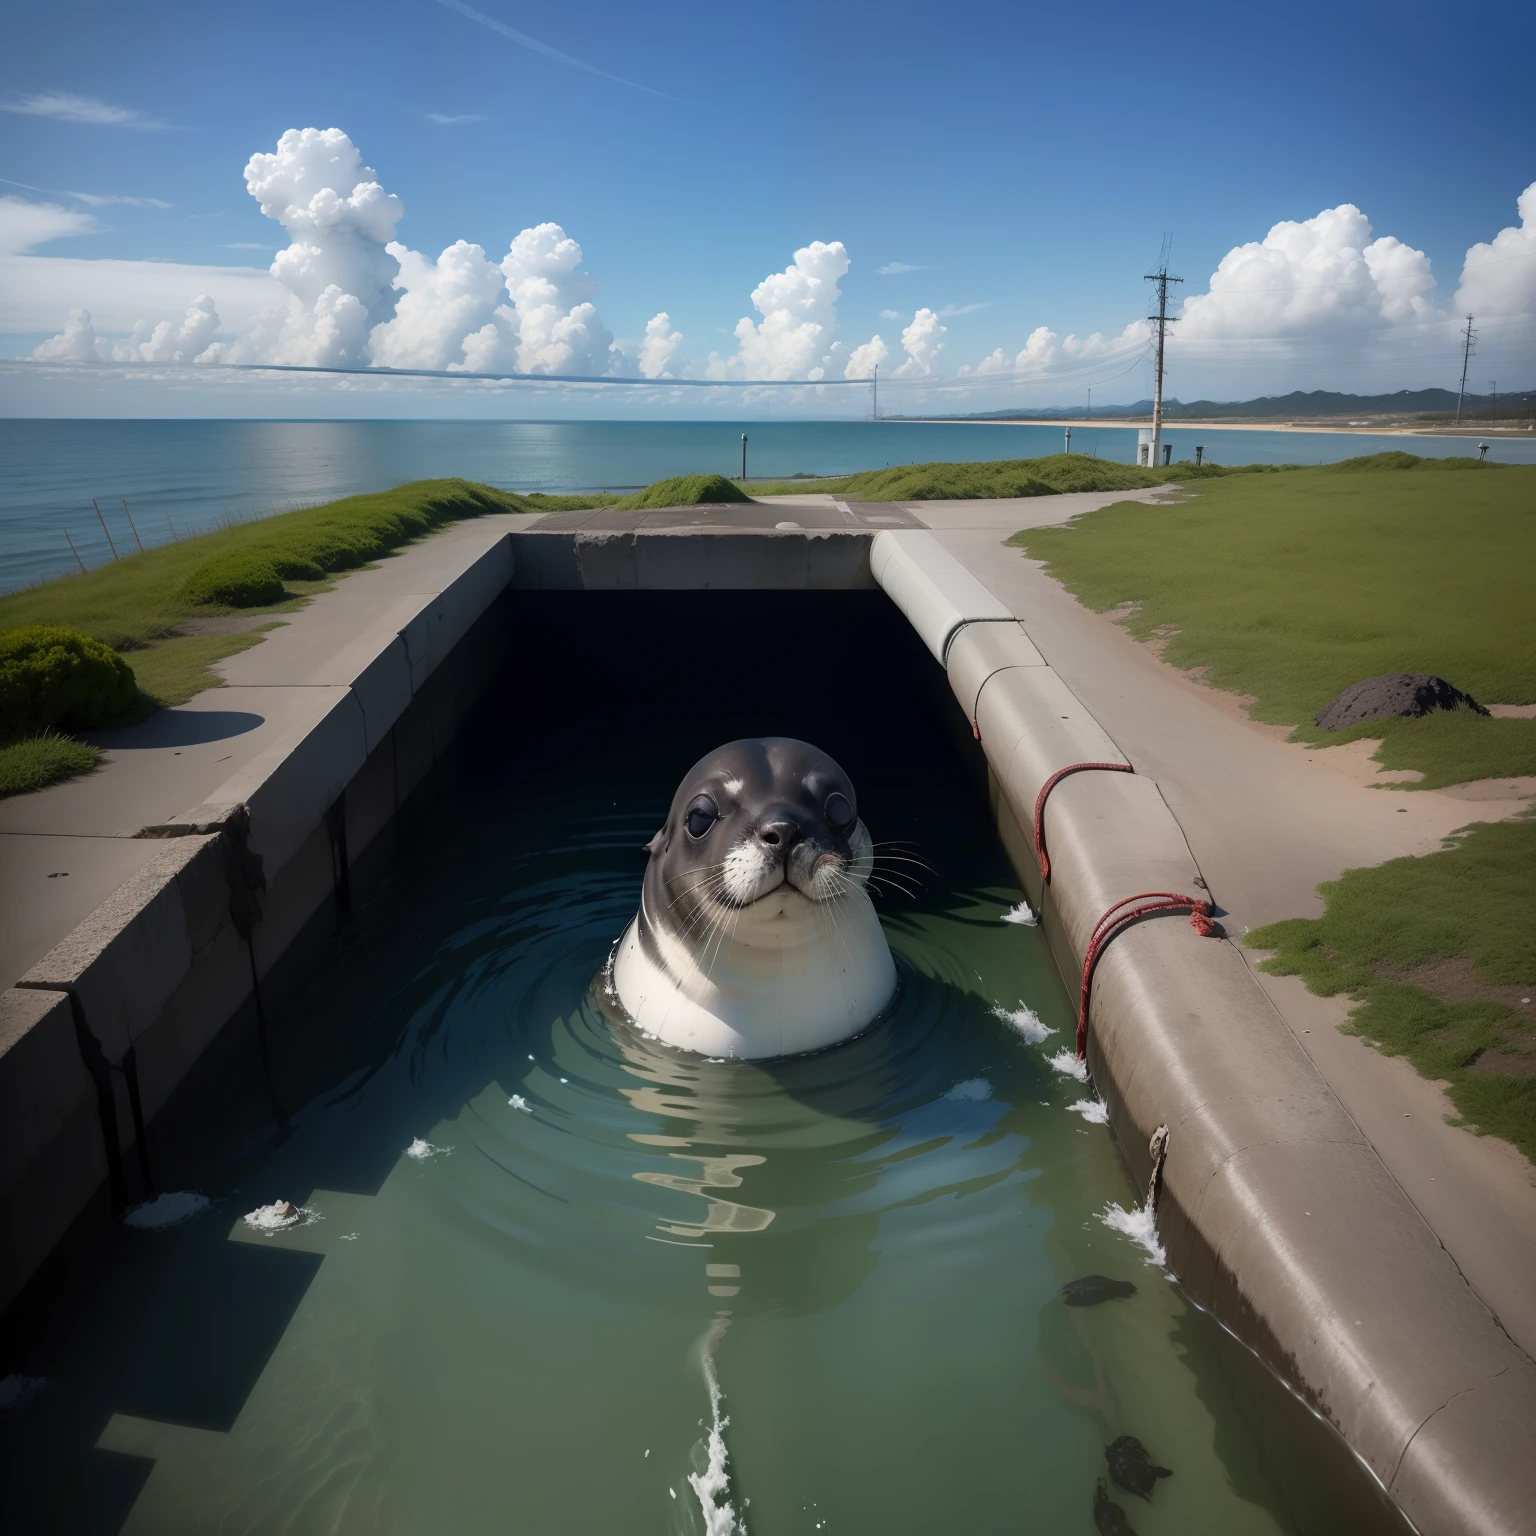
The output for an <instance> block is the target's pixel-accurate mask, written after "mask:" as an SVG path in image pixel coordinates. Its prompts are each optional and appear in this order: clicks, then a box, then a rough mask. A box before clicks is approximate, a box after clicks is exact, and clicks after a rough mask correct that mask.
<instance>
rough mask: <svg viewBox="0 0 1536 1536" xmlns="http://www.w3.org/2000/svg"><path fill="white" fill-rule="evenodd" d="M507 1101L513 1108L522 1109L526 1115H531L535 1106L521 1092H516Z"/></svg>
mask: <svg viewBox="0 0 1536 1536" xmlns="http://www.w3.org/2000/svg"><path fill="white" fill-rule="evenodd" d="M507 1103H508V1104H510V1105H511V1106H512V1108H513V1109H520V1110H522V1112H523V1113H524V1114H525V1115H531V1114H532V1113H533V1106H532V1105H531V1104H530V1103H529V1102H528V1100H527V1099H525V1098H524V1097H523V1096H522V1094H520V1093H514V1094H513V1095H512V1097H511V1098H510V1099H508V1100H507Z"/></svg>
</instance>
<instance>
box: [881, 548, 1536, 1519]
mask: <svg viewBox="0 0 1536 1536" xmlns="http://www.w3.org/2000/svg"><path fill="white" fill-rule="evenodd" d="M923 537H924V536H921V535H917V536H914V535H911V534H894V535H889V534H882V535H880V536H879V538H878V539H877V540H876V550H875V556H874V559H873V562H872V569H873V571H874V573H875V576H876V579H877V580H879V581H880V582H881V584H882V585H883V586H885V587H886V590H887V591H888V593H889V594H890V595H891V597H892V598H893V600H894V601H896V603H897V605H898V606H899V607H901V608H902V611H903V612H904V613H906V614H907V616H908V617H909V619H912V621H913V624H914V628H916V629H917V630H918V633H919V634H920V635H921V637H922V638H923V640H924V641H925V643H926V644H927V645H928V647H929V649H930V650H931V651H932V652H933V653H934V655H935V656H939V657H944V656H945V654H946V646H947V647H948V651H947V655H948V663H949V664H948V668H947V670H948V676H949V681H950V685H951V688H952V689H953V691H954V693H955V696H956V698H957V700H958V701H959V703H960V705H961V707H962V709H964V710H965V711H966V713H967V716H968V718H969V719H970V720H971V721H972V723H973V728H974V730H975V731H976V733H977V734H978V735H979V739H980V741H981V745H982V748H983V751H984V753H985V755H986V758H987V761H988V767H989V778H990V787H991V794H992V798H993V808H994V812H995V815H996V818H997V823H998V829H999V834H1000V836H1001V837H1002V840H1003V843H1004V846H1005V848H1006V849H1007V851H1008V853H1009V855H1010V857H1011V858H1012V859H1013V862H1014V864H1015V867H1016V868H1017V869H1018V871H1019V875H1020V879H1021V881H1022V882H1023V884H1024V887H1025V889H1026V891H1027V892H1028V893H1029V895H1030V898H1031V900H1032V901H1033V902H1034V903H1035V905H1036V906H1037V908H1038V909H1039V911H1040V916H1041V922H1042V924H1043V926H1044V929H1045V932H1046V935H1047V938H1048V939H1049V941H1050V944H1051V947H1052V951H1053V954H1054V955H1055V958H1056V961H1057V964H1058V966H1059V967H1060V969H1061V972H1062V975H1063V977H1064V979H1066V981H1067V983H1068V986H1069V989H1070V991H1071V993H1072V994H1074V995H1075V993H1076V991H1077V987H1078V980H1079V976H1080V972H1081V967H1082V962H1083V955H1084V951H1085V948H1086V945H1087V940H1088V936H1089V934H1090V933H1091V931H1092V929H1093V927H1094V925H1095V924H1096V923H1097V922H1098V920H1099V919H1100V917H1101V916H1102V915H1103V913H1104V912H1105V911H1106V910H1107V909H1108V908H1109V907H1110V906H1111V905H1113V904H1114V903H1115V902H1117V901H1120V900H1122V899H1123V898H1125V897H1128V896H1132V895H1135V894H1137V893H1139V892H1144V891H1177V892H1183V893H1187V894H1192V895H1195V896H1197V897H1198V896H1203V895H1204V894H1205V892H1204V881H1203V879H1202V877H1201V875H1200V871H1199V868H1198V866H1197V865H1196V863H1195V860H1194V858H1193V856H1192V854H1191V853H1190V850H1189V847H1188V844H1187V843H1186V841H1185V839H1184V835H1183V832H1182V830H1181V829H1180V827H1179V825H1178V823H1177V821H1176V820H1175V819H1174V817H1173V814H1172V812H1171V811H1170V810H1169V809H1168V807H1167V805H1166V804H1165V803H1164V801H1163V798H1162V795H1161V793H1160V792H1159V790H1158V787H1157V785H1156V784H1155V783H1154V782H1153V781H1151V780H1150V779H1146V778H1143V777H1140V776H1138V775H1135V774H1130V773H1116V772H1100V773H1093V772H1085V773H1081V774H1075V775H1073V776H1071V777H1070V778H1067V779H1065V780H1063V781H1062V782H1061V783H1060V784H1059V785H1058V787H1057V788H1056V789H1055V790H1054V791H1053V793H1052V795H1051V798H1050V800H1049V802H1048V804H1047V809H1046V814H1045V837H1046V844H1047V847H1048V849H1049V851H1050V856H1051V867H1052V879H1051V883H1050V884H1049V886H1046V885H1044V884H1043V882H1042V880H1041V876H1040V870H1039V866H1038V864H1037V862H1036V859H1035V850H1034V841H1033V833H1032V821H1033V811H1034V804H1035V798H1036V796H1037V795H1038V793H1039V791H1040V788H1041V786H1042V785H1043V784H1044V782H1045V781H1046V779H1047V778H1049V777H1050V775H1051V774H1052V773H1054V772H1055V771H1056V770H1058V769H1060V768H1063V767H1066V766H1068V765H1070V764H1072V763H1077V762H1084V761H1103V762H1124V761H1125V759H1124V757H1123V756H1122V754H1121V753H1120V752H1119V751H1118V749H1117V748H1116V747H1115V745H1114V743H1113V742H1112V741H1111V740H1110V738H1109V737H1108V736H1107V735H1106V734H1105V732H1104V731H1103V730H1102V729H1101V728H1100V727H1099V725H1098V723H1097V722H1096V721H1095V720H1094V719H1093V718H1092V716H1091V715H1090V714H1089V713H1088V711H1087V709H1086V708H1085V707H1084V706H1083V704H1082V703H1081V701H1080V700H1078V699H1077V697H1076V696H1075V695H1074V694H1073V693H1072V692H1071V690H1070V689H1068V688H1067V687H1066V685H1065V684H1064V683H1062V681H1061V679H1060V678H1059V677H1058V676H1057V675H1056V673H1055V672H1054V671H1053V670H1052V669H1051V668H1050V667H1048V666H1045V665H1043V664H1036V663H1035V661H1034V660H1033V658H1032V656H1031V655H1030V652H1031V651H1033V647H1030V648H1029V650H1028V651H1026V650H1025V649H1023V648H1022V647H1021V646H1020V645H1019V644H1018V642H1017V640H1016V639H1015V638H1014V637H1013V635H1012V633H1011V632H1010V631H1009V629H1008V628H1007V627H1006V626H1004V625H1001V624H996V625H994V624H992V623H978V624H975V625H973V626H971V627H969V628H961V629H960V630H959V634H958V638H956V637H955V634H954V630H953V629H952V628H950V626H951V625H953V624H954V623H955V616H956V614H957V613H958V612H959V611H960V604H959V603H958V602H957V601H956V600H955V598H954V595H953V589H952V588H949V587H948V586H947V583H948V579H949V575H950V571H949V563H950V562H951V557H950V556H949V555H948V554H947V553H946V552H944V551H943V550H939V555H940V556H941V557H942V559H941V560H940V561H936V562H935V568H934V569H933V570H931V571H929V570H927V569H925V566H926V563H927V561H928V558H929V556H930V554H931V551H930V550H929V549H928V548H927V546H926V545H925V544H923V543H922V542H920V540H921V539H922V538H923ZM886 539H889V540H891V546H890V549H889V551H888V552H886V553H882V549H881V544H882V541H883V540H886ZM935 547H937V546H935ZM898 556H899V558H898ZM914 567H915V568H916V569H915V570H914ZM972 579H973V578H972ZM966 606H980V605H979V604H974V605H972V604H966ZM1005 637H1006V638H1005ZM1088 1060H1089V1066H1090V1069H1091V1071H1092V1074H1093V1080H1094V1084H1095V1086H1096V1087H1097V1088H1098V1090H1099V1091H1100V1093H1101V1095H1102V1096H1103V1098H1104V1100H1105V1103H1106V1105H1107V1106H1108V1108H1109V1111H1110V1122H1111V1125H1112V1126H1113V1127H1114V1130H1115V1132H1116V1135H1117V1136H1118V1138H1119V1140H1120V1142H1121V1145H1122V1147H1123V1149H1124V1151H1125V1155H1126V1158H1127V1161H1128V1163H1129V1164H1130V1171H1131V1175H1132V1177H1133V1179H1135V1180H1136V1181H1137V1182H1138V1184H1143V1185H1144V1183H1145V1181H1146V1180H1147V1178H1148V1176H1149V1174H1150V1172H1151V1168H1150V1157H1149V1154H1148V1151H1147V1142H1148V1140H1149V1138H1150V1136H1151V1133H1152V1131H1153V1130H1154V1129H1155V1128H1156V1127H1158V1126H1160V1125H1166V1126H1167V1127H1168V1128H1169V1132H1170V1135H1169V1143H1168V1152H1167V1160H1166V1163H1165V1164H1164V1167H1163V1176H1162V1199H1161V1202H1160V1204H1159V1206H1158V1226H1159V1233H1160V1236H1161V1237H1162V1240H1163V1242H1164V1245H1165V1247H1166V1249H1167V1251H1168V1255H1169V1263H1170V1266H1171V1268H1172V1269H1173V1270H1174V1272H1175V1273H1176V1274H1177V1275H1178V1276H1179V1277H1180V1282H1181V1284H1182V1285H1183V1287H1184V1289H1185V1290H1186V1292H1187V1293H1188V1294H1189V1295H1190V1297H1191V1298H1192V1299H1193V1300H1194V1301H1196V1302H1197V1303H1199V1304H1200V1305H1202V1306H1204V1307H1207V1308H1209V1309H1210V1310H1211V1311H1212V1312H1213V1313H1214V1314H1215V1315H1216V1316H1217V1317H1218V1318H1220V1319H1221V1321H1222V1322H1223V1323H1225V1324H1226V1325H1227V1326H1228V1327H1230V1328H1231V1329H1232V1330H1233V1331H1234V1333H1236V1334H1237V1335H1238V1336H1239V1337H1240V1338H1242V1339H1244V1340H1245V1341H1246V1342H1247V1343H1248V1344H1249V1345H1250V1346H1252V1347H1253V1348H1254V1349H1255V1350H1257V1351H1258V1352H1259V1353H1260V1354H1261V1355H1262V1356H1263V1358H1264V1359H1266V1360H1267V1361H1268V1362H1269V1364H1270V1365H1271V1366H1272V1367H1273V1368H1274V1369H1275V1370H1276V1371H1277V1372H1278V1373H1279V1374H1281V1375H1282V1376H1283V1377H1284V1378H1285V1379H1286V1380H1287V1381H1289V1382H1290V1383H1291V1384H1292V1385H1293V1386H1294V1387H1295V1388H1296V1389H1297V1390H1298V1391H1299V1392H1301V1393H1302V1395H1303V1396H1305V1397H1306V1398H1307V1399H1308V1401H1309V1402H1311V1403H1312V1404H1313V1406H1314V1407H1315V1408H1316V1409H1317V1410H1318V1411H1319V1412H1320V1413H1321V1414H1323V1415H1324V1416H1325V1417H1326V1418H1327V1419H1329V1421H1330V1422H1332V1423H1333V1424H1334V1425H1335V1426H1336V1427H1337V1428H1338V1429H1339V1431H1340V1432H1341V1434H1342V1435H1343V1437H1344V1439H1345V1440H1346V1442H1347V1443H1348V1444H1349V1445H1350V1446H1351V1447H1352V1448H1353V1449H1354V1450H1355V1451H1356V1453H1357V1454H1359V1455H1360V1456H1361V1458H1362V1459H1363V1460H1364V1461H1365V1462H1366V1464H1367V1465H1368V1466H1369V1467H1370V1468H1371V1470H1372V1471H1373V1472H1374V1473H1375V1475H1376V1476H1377V1477H1378V1478H1379V1479H1380V1481H1381V1483H1382V1484H1383V1486H1384V1487H1386V1488H1387V1489H1388V1490H1389V1491H1390V1492H1391V1493H1392V1495H1393V1497H1394V1498H1395V1499H1396V1500H1397V1501H1398V1503H1399V1505H1400V1507H1401V1508H1402V1509H1403V1510H1404V1512H1405V1513H1407V1514H1408V1516H1409V1517H1410V1518H1411V1519H1412V1520H1413V1521H1414V1522H1415V1523H1416V1524H1417V1526H1418V1527H1419V1529H1420V1530H1421V1531H1423V1532H1425V1533H1426V1536H1429V1533H1435V1536H1453V1533H1454V1536H1474V1533H1476V1536H1485V1533H1490V1532H1498V1533H1506V1532H1507V1533H1509V1536H1514V1533H1515V1532H1516V1531H1526V1532H1529V1531H1531V1530H1532V1529H1533V1528H1536V1527H1533V1524H1532V1515H1531V1512H1532V1511H1533V1510H1536V1458H1533V1457H1532V1456H1531V1455H1530V1446H1531V1444H1532V1443H1533V1439H1532V1437H1533V1435H1536V1366H1533V1364H1532V1362H1531V1361H1530V1360H1529V1359H1528V1357H1526V1356H1525V1354H1524V1353H1523V1352H1522V1351H1521V1350H1520V1349H1519V1348H1518V1347H1517V1346H1515V1345H1514V1343H1513V1342H1512V1341H1511V1340H1510V1339H1509V1337H1508V1335H1507V1334H1506V1333H1505V1332H1504V1330H1503V1329H1502V1328H1501V1327H1500V1326H1499V1324H1498V1321H1497V1319H1496V1318H1495V1317H1494V1315H1493V1314H1492V1312H1491V1311H1490V1310H1489V1309H1488V1307H1487V1306H1486V1305H1485V1304H1484V1303H1483V1302H1482V1301H1481V1300H1480V1299H1479V1298H1478V1296H1477V1295H1476V1294H1475V1293H1474V1292H1473V1291H1472V1289H1471V1287H1470V1286H1468V1284H1467V1283H1466V1280H1465V1278H1464V1277H1463V1276H1462V1274H1461V1272H1460V1270H1459V1269H1458V1268H1457V1267H1456V1265H1455V1264H1454V1263H1453V1261H1452V1260H1451V1259H1450V1257H1449V1255H1448V1254H1447V1253H1446V1252H1445V1250H1444V1248H1443V1247H1442V1246H1441V1244H1440V1243H1439V1241H1438V1239H1437V1238H1436V1237H1435V1235H1434V1233H1433V1232H1432V1231H1431V1230H1430V1229H1429V1227H1428V1225H1427V1224H1426V1223H1425V1222H1424V1220H1423V1218H1422V1217H1421V1216H1420V1215H1419V1213H1418V1211H1417V1210H1416V1209H1415V1208H1414V1207H1413V1205H1412V1204H1411V1203H1410V1202H1409V1200H1408V1199H1407V1197H1406V1196H1405V1195H1404V1194H1403V1192H1402V1190H1401V1188H1400V1187H1399V1186H1398V1185H1397V1184H1396V1182H1395V1181H1394V1180H1393V1179H1392V1177H1391V1176H1390V1174H1389V1173H1388V1172H1387V1169H1386V1168H1385V1166H1384V1165H1383V1164H1382V1162H1381V1159H1380V1158H1379V1156H1378V1155H1377V1154H1376V1152H1375V1150H1374V1149H1373V1148H1372V1147H1371V1146H1370V1144H1369V1143H1368V1142H1367V1141H1366V1139H1365V1137H1364V1136H1363V1135H1362V1134H1361V1132H1360V1130H1359V1128H1358V1126H1356V1124H1355V1123H1354V1121H1353V1120H1352V1119H1351V1117H1350V1116H1349V1115H1348V1113H1347V1112H1346V1111H1345V1109H1344V1108H1343V1106H1342V1105H1341V1104H1340V1103H1339V1101H1338V1100H1337V1098H1336V1097H1335V1096H1334V1094H1333V1092H1332V1090H1331V1089H1330V1088H1329V1087H1328V1086H1327V1084H1326V1083H1325V1082H1324V1081H1323V1079H1322V1077H1321V1076H1320V1074H1319V1073H1318V1072H1317V1070H1316V1068H1315V1067H1314V1066H1313V1065H1312V1063H1311V1061H1310V1059H1309V1058H1308V1057H1307V1056H1306V1054H1305V1052H1304V1051H1303V1050H1302V1049H1301V1047H1300V1045H1299V1044H1298V1043H1297V1041H1296V1039H1295V1037H1294V1036H1293V1035H1292V1034H1291V1032H1290V1031H1289V1030H1288V1029H1287V1028H1286V1027H1285V1026H1284V1023H1283V1021H1282V1020H1281V1019H1280V1018H1279V1017H1278V1015H1277V1014H1276V1013H1275V1012H1274V1009H1273V1007H1272V1005H1271V1004H1270V1002H1269V999H1268V997H1267V995H1266V994H1265V993H1264V992H1263V990H1262V989H1261V988H1260V987H1259V986H1258V984H1257V982H1255V981H1254V979H1253V976H1252V973H1251V972H1250V971H1249V969H1248V967H1247V965H1246V964H1245V962H1244V960H1243V957H1242V956H1241V955H1240V954H1239V953H1238V952H1237V951H1236V950H1235V949H1234V948H1233V946H1232V945H1231V944H1230V943H1227V942H1225V941H1223V940H1216V939H1210V938H1202V937H1200V936H1199V935H1198V934H1196V933H1195V932H1194V930H1193V929H1192V928H1191V926H1190V925H1189V923H1188V920H1187V919H1186V918H1184V917H1183V916H1164V917H1153V918H1148V919H1147V920H1145V921H1143V922H1141V923H1139V924H1137V925H1135V926H1133V927H1131V928H1130V929H1128V930H1126V931H1125V932H1123V933H1122V934H1121V935H1120V936H1119V937H1118V938H1116V939H1115V941H1114V943H1113V944H1112V945H1111V946H1110V948H1109V949H1108V951H1107V952H1106V954H1105V956H1104V958H1103V959H1102V961H1101V962H1100V964H1099V966H1098V969H1097V972H1096V976H1095V981H1094V988H1093V998H1092V1012H1091V1015H1090V1027H1089V1036H1088Z"/></svg>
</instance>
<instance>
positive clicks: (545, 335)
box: [501, 224, 615, 375]
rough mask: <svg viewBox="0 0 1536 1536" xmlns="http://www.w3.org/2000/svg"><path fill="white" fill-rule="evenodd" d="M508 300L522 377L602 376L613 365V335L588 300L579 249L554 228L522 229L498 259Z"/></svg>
mask: <svg viewBox="0 0 1536 1536" xmlns="http://www.w3.org/2000/svg"><path fill="white" fill-rule="evenodd" d="M501 270H502V274H503V276H504V277H505V278H506V282H507V293H508V295H509V297H510V298H511V300H512V308H513V310H514V312H515V322H514V323H515V325H516V329H517V335H518V342H517V368H518V371H519V372H520V373H579V374H589V375H593V374H604V373H607V372H608V371H609V370H610V367H611V365H612V364H613V363H614V362H615V358H614V357H613V356H612V348H613V335H612V333H611V332H610V331H608V330H607V329H606V328H605V327H604V325H603V322H602V320H601V319H600V318H599V316H598V313H597V309H596V307H595V306H594V305H593V304H592V303H591V302H590V295H591V294H593V293H594V292H596V284H595V283H593V281H592V279H591V277H589V276H588V274H587V273H586V272H584V271H583V270H582V267H581V247H580V246H579V245H578V244H577V243H576V242H575V241H574V240H572V239H571V237H570V236H569V235H567V234H566V232H565V231H564V230H563V229H562V228H561V227H560V226H559V225H558V224H538V225H535V226H534V227H533V228H532V229H525V230H524V231H523V232H522V233H521V234H520V235H518V237H517V238H516V239H515V240H514V241H513V242H512V248H511V250H509V251H508V252H507V254H506V255H505V256H504V257H503V258H502V262H501Z"/></svg>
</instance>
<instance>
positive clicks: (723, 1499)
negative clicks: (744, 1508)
mask: <svg viewBox="0 0 1536 1536" xmlns="http://www.w3.org/2000/svg"><path fill="white" fill-rule="evenodd" d="M730 1326H731V1320H730V1318H728V1317H725V1316H720V1317H717V1318H716V1319H715V1320H714V1322H713V1323H712V1324H710V1329H709V1332H708V1333H707V1334H705V1336H704V1348H703V1350H702V1354H703V1360H704V1384H705V1386H707V1387H708V1388H709V1439H708V1441H707V1449H708V1453H709V1461H708V1464H707V1465H706V1466H705V1468H704V1470H703V1471H702V1472H690V1473H689V1474H688V1483H689V1486H690V1487H691V1488H692V1489H693V1493H694V1497H695V1498H697V1499H698V1501H699V1508H700V1510H701V1511H702V1512H703V1515H704V1533H705V1536H747V1527H746V1525H745V1524H744V1523H742V1524H738V1523H737V1520H736V1511H735V1509H734V1507H733V1506H732V1504H731V1500H730V1492H731V1475H730V1472H729V1470H728V1468H727V1465H726V1464H727V1462H728V1461H729V1460H730V1453H729V1452H728V1451H727V1450H726V1448H725V1429H726V1426H727V1425H728V1424H729V1423H730V1422H731V1421H730V1418H729V1417H728V1416H727V1415H726V1414H725V1413H724V1411H723V1410H724V1407H725V1394H724V1393H723V1392H722V1391H721V1390H720V1378H719V1376H718V1375H716V1373H715V1350H716V1348H717V1347H718V1345H719V1343H720V1340H721V1339H722V1338H724V1336H725V1330H726V1329H727V1328H729V1327H730Z"/></svg>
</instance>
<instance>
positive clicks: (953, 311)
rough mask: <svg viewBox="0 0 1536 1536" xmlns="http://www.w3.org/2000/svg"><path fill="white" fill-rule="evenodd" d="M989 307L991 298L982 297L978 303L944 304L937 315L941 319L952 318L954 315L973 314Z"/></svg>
mask: <svg viewBox="0 0 1536 1536" xmlns="http://www.w3.org/2000/svg"><path fill="white" fill-rule="evenodd" d="M991 307H992V301H991V299H983V300H982V301H981V302H980V303H979V304H946V305H945V306H944V308H943V309H941V310H940V311H939V315H940V318H941V319H944V320H953V319H954V317H955V316H956V315H974V314H978V313H979V312H980V311H981V310H984V309H990V308H991Z"/></svg>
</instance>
